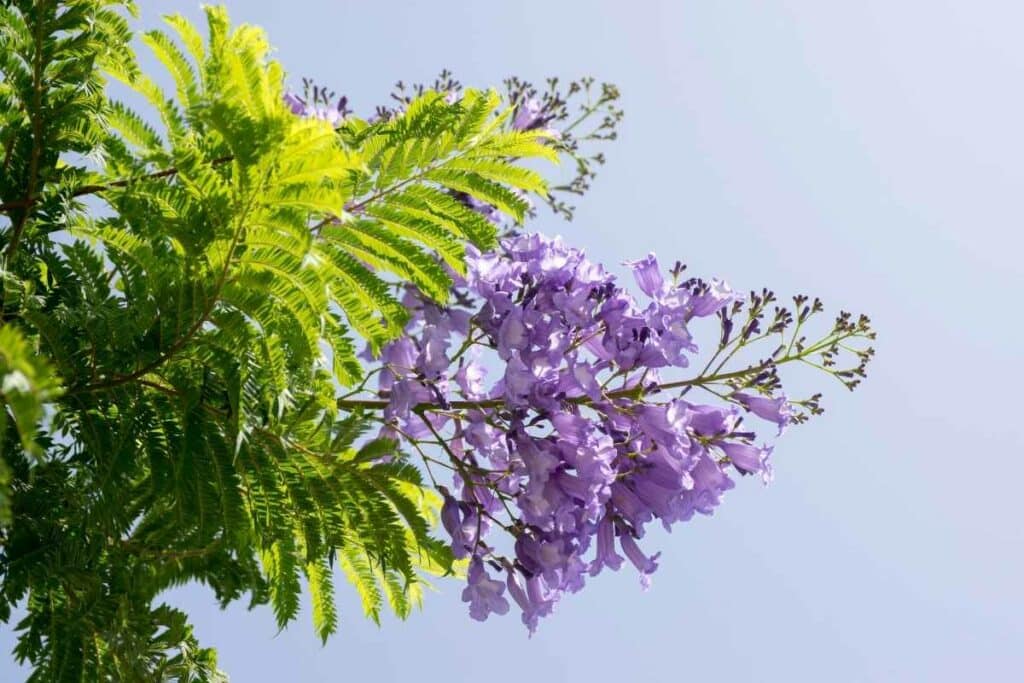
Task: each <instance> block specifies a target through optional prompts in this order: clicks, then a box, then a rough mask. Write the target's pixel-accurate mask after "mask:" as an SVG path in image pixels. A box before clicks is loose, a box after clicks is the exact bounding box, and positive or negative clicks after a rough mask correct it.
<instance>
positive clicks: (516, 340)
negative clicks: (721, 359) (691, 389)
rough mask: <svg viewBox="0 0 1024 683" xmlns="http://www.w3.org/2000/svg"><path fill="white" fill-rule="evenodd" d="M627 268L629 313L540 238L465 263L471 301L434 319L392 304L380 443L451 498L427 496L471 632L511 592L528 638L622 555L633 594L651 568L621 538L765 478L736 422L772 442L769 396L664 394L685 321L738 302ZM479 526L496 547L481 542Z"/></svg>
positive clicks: (683, 357) (559, 246)
mask: <svg viewBox="0 0 1024 683" xmlns="http://www.w3.org/2000/svg"><path fill="white" fill-rule="evenodd" d="M628 265H629V266H630V267H631V268H632V271H633V274H634V277H635V279H636V282H637V284H638V286H639V288H640V290H641V291H642V293H643V298H642V300H639V301H638V300H637V299H636V298H634V297H633V296H631V295H630V294H629V293H628V292H626V291H625V290H624V289H623V288H622V287H621V286H620V285H619V284H618V283H617V282H616V279H615V277H614V276H612V275H611V274H609V273H608V272H606V271H605V270H604V269H603V268H602V267H601V266H599V265H597V264H594V263H592V262H591V261H589V260H587V259H586V258H585V256H584V254H583V252H582V251H580V250H578V249H574V248H571V247H568V246H566V245H565V244H563V243H562V241H561V240H559V239H557V238H556V239H549V238H547V237H544V236H542V235H539V234H529V235H523V236H516V237H511V238H509V239H507V240H505V241H504V242H503V243H502V245H501V248H500V249H498V250H497V251H495V252H492V253H478V252H475V251H473V250H470V254H469V258H468V272H467V275H466V277H465V278H464V279H462V280H461V281H460V282H459V283H458V289H459V294H460V297H458V298H459V299H461V300H462V301H463V302H466V301H469V302H472V303H471V304H469V305H468V307H452V308H440V307H438V306H436V305H434V304H431V303H428V302H426V301H425V300H423V299H422V298H421V297H419V296H418V295H417V294H416V293H415V292H412V291H410V292H409V293H408V294H407V298H406V304H407V305H408V307H409V308H410V310H411V311H412V312H413V319H412V321H411V322H410V324H409V327H408V329H407V333H408V334H407V335H406V336H404V337H402V338H400V339H398V340H396V341H395V342H393V343H391V344H390V345H388V346H386V347H385V348H384V349H383V350H382V352H381V355H380V358H379V360H380V362H381V371H380V375H379V381H380V385H379V390H380V394H379V395H380V396H384V397H386V399H387V407H386V408H385V410H384V420H385V425H386V426H385V427H384V430H385V433H386V434H388V435H391V436H398V437H400V438H404V439H406V440H407V441H409V442H410V443H412V444H413V445H414V446H415V447H416V448H417V449H418V450H419V451H420V453H421V454H422V455H423V458H424V462H425V464H426V465H427V467H428V469H430V470H431V471H432V473H431V476H434V475H433V471H435V470H436V469H437V468H439V467H445V468H449V469H450V470H451V471H452V473H453V481H454V487H453V488H454V490H455V493H451V492H449V490H448V489H447V488H445V487H443V486H439V487H438V488H439V490H441V492H442V494H443V495H444V505H443V508H442V523H443V526H444V528H445V530H446V531H447V533H448V534H449V536H450V537H451V547H452V550H453V552H454V554H455V556H456V557H457V558H468V559H469V573H468V585H467V587H466V589H465V591H464V592H463V599H464V600H465V601H466V602H468V603H469V610H470V615H471V616H472V617H473V618H474V619H478V620H483V619H486V618H487V616H488V614H490V613H491V612H496V613H498V614H504V613H505V612H507V611H508V609H509V600H508V598H509V597H511V599H512V600H513V601H514V602H515V603H516V604H517V605H518V607H519V608H520V610H521V611H522V618H523V622H524V623H525V624H526V625H527V626H528V627H529V629H530V630H531V632H532V631H533V630H534V629H535V628H536V626H537V621H538V619H539V618H540V617H543V616H545V615H547V614H549V613H550V612H551V611H552V609H553V608H554V606H555V604H556V603H557V602H558V600H559V599H560V598H561V597H562V595H564V594H565V593H566V592H575V591H578V590H580V589H581V588H582V587H583V585H584V583H585V581H586V579H587V578H588V577H592V576H596V575H597V574H599V573H600V572H601V571H602V570H603V569H604V568H606V567H607V568H610V569H612V570H617V569H618V568H619V567H620V566H621V565H622V564H623V557H622V555H624V556H625V559H627V560H628V561H629V562H630V563H631V564H632V565H633V566H634V567H635V568H636V570H637V571H638V572H639V573H640V576H641V582H642V584H643V585H644V586H645V587H646V586H647V585H648V583H649V576H650V575H651V574H652V573H653V572H654V571H655V569H657V566H658V563H657V559H658V555H657V554H654V555H648V554H647V553H645V552H644V551H643V550H642V549H641V548H640V546H639V545H638V543H637V541H638V540H639V539H641V538H642V537H643V536H644V533H645V530H646V528H647V525H648V524H650V523H652V522H654V521H655V520H657V521H660V522H661V523H662V525H664V526H665V528H669V527H671V525H672V524H673V523H676V522H682V521H686V520H689V519H690V518H691V517H693V515H694V513H698V512H699V513H702V514H710V513H711V512H712V511H713V510H714V508H715V507H716V506H717V505H718V503H719V501H720V500H721V498H722V494H723V493H724V492H725V491H727V490H728V489H730V488H732V487H733V480H732V477H731V475H732V473H733V472H739V473H741V474H759V475H761V476H762V477H764V478H765V480H767V479H768V478H769V477H770V474H771V469H770V466H769V456H770V454H771V448H770V447H768V446H765V445H759V444H758V443H757V442H756V441H755V435H754V433H753V432H751V431H749V430H746V429H745V428H744V425H743V412H745V411H746V412H750V413H752V414H753V415H756V416H757V417H759V418H762V419H765V420H768V421H770V422H773V423H775V424H776V425H778V427H779V429H780V431H781V429H782V428H783V427H785V426H786V424H787V423H788V422H789V421H790V418H791V406H790V404H789V403H788V402H787V401H786V399H785V397H784V396H782V395H775V396H763V395H756V394H750V393H742V392H734V393H732V394H729V395H725V396H724V397H723V398H724V399H725V400H724V401H723V403H722V404H721V405H705V404H699V403H693V402H690V401H689V400H686V398H684V397H683V396H681V395H676V396H670V395H668V394H669V392H668V391H667V390H668V389H670V388H673V387H679V386H682V385H684V384H686V382H673V381H672V380H671V377H670V375H671V373H673V372H677V371H676V370H674V369H677V368H686V367H687V366H688V364H689V359H690V358H691V357H692V355H693V354H694V353H695V352H696V351H697V345H696V343H695V342H694V340H693V337H692V335H691V333H690V323H691V321H692V320H694V319H695V318H704V317H708V316H714V315H716V314H719V315H721V314H722V312H723V311H725V310H726V309H727V308H728V307H730V306H733V305H735V303H736V302H737V301H738V300H739V299H740V297H739V296H738V295H737V294H736V293H735V292H733V291H732V290H731V289H730V288H729V287H728V285H726V284H725V283H724V282H720V281H716V280H713V281H710V282H705V281H701V280H687V281H685V282H679V281H678V272H676V273H675V275H676V277H674V278H666V276H665V274H664V273H663V272H662V271H661V269H660V268H659V266H658V262H657V260H656V259H655V258H654V256H653V255H651V256H648V257H647V258H645V259H641V260H639V261H636V262H632V263H630V264H628ZM491 375H493V376H494V378H493V380H491V381H489V380H488V377H489V376H491ZM423 446H430V447H432V448H433V449H437V448H440V449H442V451H443V453H444V457H440V456H438V457H437V458H435V457H432V456H429V455H427V454H426V451H424V450H422V447H423ZM496 528H500V529H503V530H504V531H505V532H507V535H506V534H499V535H498V536H499V538H498V540H497V541H492V540H491V534H490V532H492V531H493V530H495V529H496ZM502 538H504V539H507V540H506V541H502V540H501V539H502ZM503 542H504V543H505V544H506V545H508V546H510V547H508V548H504V549H503V548H500V547H499V545H500V544H501V543H503ZM620 553H621V555H620ZM495 572H497V574H495ZM502 573H503V574H504V580H503V581H502V580H498V579H500V578H501V574H502ZM495 576H498V579H496V578H494V577H495ZM506 588H507V594H506Z"/></svg>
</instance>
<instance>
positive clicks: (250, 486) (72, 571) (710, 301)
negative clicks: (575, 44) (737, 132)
mask: <svg viewBox="0 0 1024 683" xmlns="http://www.w3.org/2000/svg"><path fill="white" fill-rule="evenodd" d="M132 13H134V8H133V7H132V6H131V5H130V4H129V3H125V2H113V1H110V0H6V1H5V2H4V3H3V4H2V9H0V72H2V75H3V79H2V82H0V153H2V155H3V163H2V168H0V202H2V215H3V218H2V223H0V227H2V239H0V254H2V256H0V280H2V287H3V299H2V307H3V308H2V315H3V320H2V326H0V400H2V402H3V410H0V448H2V450H0V582H2V583H0V620H3V621H5V622H7V621H9V620H11V619H12V618H13V617H14V616H15V615H17V616H18V619H19V621H18V623H17V624H16V625H15V628H16V629H17V630H18V631H19V633H20V637H19V640H18V644H17V647H16V650H15V655H16V657H17V658H18V659H19V660H20V661H23V662H27V663H29V664H30V665H31V666H32V667H33V673H32V679H33V680H40V681H42V680H51V679H53V680H65V679H67V680H87V681H95V680H119V681H120V680H124V681H128V680H131V681H136V680H138V681H143V680H168V679H171V680H177V679H182V680H214V679H218V678H221V677H222V674H221V673H220V672H219V671H218V670H217V665H216V655H215V653H214V652H213V651H212V650H210V649H205V648H203V647H202V646H201V645H200V644H199V643H197V642H196V639H195V638H194V636H193V635H192V632H191V629H190V627H189V625H188V621H187V615H185V614H184V613H182V612H181V611H179V610H177V609H174V608H172V607H170V606H168V605H167V604H164V603H162V602H161V601H160V596H161V593H162V592H163V591H165V590H166V589H167V588H169V587H172V586H177V585H181V584H184V583H188V582H196V581H197V582H202V583H204V584H206V585H208V586H209V587H210V588H212V590H213V591H214V593H215V594H216V596H217V599H218V600H219V601H220V603H221V604H222V605H226V604H228V603H231V602H233V601H236V600H239V599H242V598H245V599H247V600H248V601H249V603H250V605H253V606H255V605H261V604H267V603H269V605H270V606H271V607H272V609H273V612H274V615H275V617H276V619H277V621H278V623H279V624H280V625H281V626H282V627H283V626H285V625H286V624H288V623H289V622H290V621H291V620H292V619H293V618H294V617H295V616H296V614H297V612H298V611H299V604H300V595H301V592H302V590H303V584H305V586H306V587H307V589H308V594H309V599H310V601H311V604H312V617H313V622H314V626H315V629H316V631H317V633H318V634H319V635H320V637H322V638H324V639H326V638H327V637H328V636H329V635H330V634H331V633H333V632H334V631H335V630H336V629H337V627H338V620H339V617H338V615H337V613H336V610H335V606H334V599H333V593H334V590H335V588H334V582H335V579H336V578H337V577H342V576H343V577H345V578H346V579H347V580H348V581H349V582H350V583H351V584H352V585H353V586H354V587H355V589H356V590H357V591H358V593H359V595H360V597H361V599H362V603H363V606H364V609H365V612H366V614H367V615H368V616H369V617H371V618H373V619H375V620H376V619H378V617H379V614H380V612H381V610H382V609H383V608H384V606H385V605H387V606H389V607H390V609H392V610H393V611H394V612H395V613H396V614H397V615H399V616H400V617H405V616H406V615H408V614H409V612H410V610H411V609H412V607H413V606H415V605H418V604H419V602H420V597H421V590H422V587H423V585H424V582H425V581H426V577H429V576H432V575H433V576H443V575H454V576H456V577H461V578H463V579H464V580H465V581H466V586H465V588H464V591H463V599H464V600H465V601H466V602H468V603H469V611H470V614H471V616H472V617H474V618H476V619H484V618H486V617H487V616H488V614H489V613H491V612H496V613H499V614H504V613H506V612H507V611H508V610H509V608H510V605H511V604H512V603H514V604H515V605H517V606H518V608H519V609H520V610H521V612H522V618H523V621H524V623H525V624H526V625H527V626H528V627H529V628H530V630H533V629H534V628H536V625H537V620H538V618H540V617H543V616H545V615H547V614H549V613H550V612H551V610H552V608H553V606H554V604H555V603H556V602H557V601H558V600H559V598H560V597H561V596H562V595H563V594H564V593H565V592H567V591H568V592H574V591H576V590H579V589H580V588H581V587H582V586H583V585H584V582H585V579H586V578H588V577H592V576H595V575H597V574H598V573H600V572H601V571H602V570H603V569H604V568H610V569H613V570H614V569H618V568H619V566H620V565H622V564H623V559H622V557H620V555H619V554H618V553H619V551H621V552H622V553H623V554H624V555H625V556H626V558H628V560H629V561H630V562H631V563H632V564H633V565H635V567H636V569H637V570H638V571H639V572H640V574H641V577H642V579H643V581H644V583H645V585H646V583H647V581H648V578H647V577H648V576H649V575H650V574H651V572H653V571H654V569H655V568H656V566H657V564H656V558H657V556H656V555H651V554H649V552H645V551H643V550H641V548H640V547H639V544H638V542H637V541H638V540H639V539H641V537H642V536H643V535H644V531H645V528H646V527H647V526H648V525H649V524H651V523H653V522H654V521H656V520H657V521H660V522H661V523H662V524H663V525H665V526H666V527H669V526H671V525H673V524H675V523H677V522H682V521H686V520H688V519H690V518H691V516H692V515H693V514H694V513H695V512H700V513H705V514H707V513H710V512H712V510H713V509H714V507H715V506H716V505H717V504H718V502H719V501H720V499H721V496H722V493H723V492H724V491H726V490H727V489H729V488H731V487H732V486H733V479H734V478H736V477H737V476H742V475H759V476H760V477H762V478H765V479H767V478H768V477H769V476H770V473H771V468H770V463H769V455H770V453H771V450H772V447H771V446H769V445H766V444H765V443H764V442H763V441H758V440H757V439H756V436H755V433H754V431H753V429H754V426H756V425H752V424H750V423H753V422H754V421H755V418H756V419H759V420H767V421H768V422H770V423H772V425H773V428H774V429H775V430H776V431H777V433H779V434H781V433H782V431H783V430H784V429H785V428H786V427H787V426H788V425H790V424H793V423H799V422H803V421H805V420H806V419H807V418H808V417H809V416H811V415H814V414H817V413H819V412H821V409H820V407H819V398H820V397H819V396H818V395H817V394H815V395H814V396H811V397H808V398H805V399H802V400H797V399H793V398H787V396H786V395H785V394H784V393H783V390H782V386H781V379H780V370H781V369H782V368H783V367H784V366H785V367H788V366H795V365H803V366H814V367H816V368H818V369H820V370H822V371H824V372H825V373H827V374H829V375H832V376H834V377H836V378H838V379H839V380H840V381H841V382H842V383H843V384H845V385H846V386H848V387H850V388H853V387H854V386H856V384H857V383H858V381H859V379H860V378H861V377H862V376H863V375H864V369H865V365H866V363H867V362H868V360H869V359H870V357H871V354H872V351H871V349H870V348H868V347H866V346H865V345H864V340H866V339H870V338H873V333H872V332H871V331H870V329H869V325H868V321H867V319H866V318H864V317H859V318H858V317H853V316H850V315H849V314H846V313H842V314H840V315H839V316H838V318H836V320H835V322H834V324H830V325H825V326H824V327H823V328H821V329H820V330H819V331H820V334H813V329H814V328H815V326H816V323H817V317H816V316H817V315H818V314H819V313H820V312H821V310H822V306H821V304H820V302H818V301H817V300H809V299H808V298H806V297H803V296H797V297H795V298H794V300H793V305H792V306H783V305H781V304H779V303H778V302H777V301H776V298H775V296H774V294H772V293H771V292H770V291H768V290H760V291H755V292H751V293H750V294H749V295H747V296H741V295H739V294H738V293H737V292H735V291H733V290H732V289H730V288H729V287H728V285H726V284H725V283H724V282H722V281H719V280H703V279H699V278H693V277H686V276H684V267H683V266H682V265H681V264H678V263H676V265H675V266H674V267H673V268H671V269H670V270H669V271H667V272H663V270H662V269H661V268H660V266H659V264H658V262H657V260H656V259H655V258H654V256H653V255H649V256H647V257H646V258H641V259H639V260H637V261H633V262H630V263H629V266H630V268H631V269H632V271H633V274H634V276H635V280H636V285H637V288H638V289H639V292H640V293H641V294H642V296H641V298H640V299H637V298H635V297H634V296H633V295H631V294H630V293H629V292H628V291H627V288H626V287H624V286H623V285H622V284H620V283H619V282H618V281H617V280H616V279H615V277H614V276H613V275H611V274H610V273H609V272H607V271H606V270H604V269H603V268H602V267H601V266H600V265H597V264H595V263H593V262H591V261H589V260H588V259H587V258H586V257H585V256H584V254H583V252H581V251H580V250H578V249H575V248H573V247H571V246H567V245H565V244H563V243H562V242H561V241H560V240H558V239H551V238H548V237H545V236H543V235H541V234H537V233H529V232H527V231H526V230H525V228H524V227H523V226H524V224H525V223H526V222H527V221H528V220H529V219H530V218H532V217H534V216H536V215H537V214H538V213H540V212H542V211H547V210H546V209H544V205H545V204H546V205H548V206H549V207H550V208H551V209H553V213H554V214H555V215H562V216H564V217H571V215H572V207H571V206H570V205H569V204H568V203H566V200H565V199H564V198H565V197H568V196H570V195H580V194H583V193H584V192H585V191H586V190H587V189H588V188H589V182H590V180H591V178H592V177H593V175H594V169H595V168H596V166H597V165H598V164H600V163H603V157H602V155H601V154H600V153H595V151H594V149H593V146H594V145H599V144H601V142H602V141H604V140H609V139H612V138H614V137H615V129H616V126H617V123H618V121H619V119H620V117H621V112H620V111H619V110H618V109H617V107H616V100H617V98H618V93H617V91H616V90H615V88H614V87H612V86H610V85H603V86H596V85H595V84H594V83H593V81H591V80H589V79H584V80H582V81H579V82H575V83H571V84H569V85H568V86H567V88H563V89H560V88H559V84H558V82H557V81H554V80H552V81H550V82H549V84H548V87H547V88H546V89H543V90H540V91H539V90H537V89H535V88H534V87H532V86H531V85H530V84H528V83H525V82H521V81H519V80H516V79H511V80H509V81H507V82H506V83H505V87H504V94H499V92H498V91H496V90H472V89H463V88H462V87H461V86H460V85H459V84H458V83H457V82H455V81H454V80H452V79H451V77H450V76H449V75H448V74H442V77H441V78H440V79H438V81H437V82H436V83H435V84H433V86H432V87H420V86H417V87H412V88H405V87H403V86H400V87H399V89H398V90H397V91H396V92H395V94H394V99H393V101H392V102H391V103H390V104H389V105H388V106H383V107H378V108H377V109H376V110H375V111H373V112H372V113H371V115H370V116H368V117H366V118H359V117H358V116H356V115H354V114H353V113H352V112H351V111H349V109H348V107H347V104H348V102H347V100H346V99H345V98H335V97H334V95H333V94H331V93H329V92H328V91H326V90H325V89H323V88H321V87H319V86H317V85H314V84H312V83H310V82H307V83H306V84H305V88H304V89H303V90H301V91H294V92H293V91H288V90H286V78H285V73H284V71H283V69H282V67H281V66H280V64H278V63H277V62H276V61H273V60H271V59H269V57H268V51H269V48H268V43H267V39H266V37H265V35H264V33H263V32H262V31H261V30H259V29H257V28H255V27H252V26H240V27H237V28H232V27H231V26H230V25H229V23H228V19H227V16H226V13H225V12H224V11H223V10H222V9H219V8H208V9H207V10H206V17H207V23H208V27H207V31H206V35H205V36H204V35H203V34H202V33H201V32H200V31H199V30H197V28H196V27H194V26H193V25H191V24H190V23H189V22H188V21H186V20H184V19H183V18H181V17H178V16H172V17H168V18H167V20H166V21H167V25H168V26H169V29H170V30H169V31H167V32H162V31H148V32H146V33H144V34H142V36H141V41H142V42H143V43H145V44H146V45H147V46H148V48H149V49H151V50H152V51H153V53H154V54H155V55H156V57H157V58H159V61H160V62H162V63H163V65H164V66H165V67H166V68H167V71H168V73H169V81H168V82H173V84H174V89H173V93H169V92H164V91H163V90H162V89H161V88H160V87H159V86H158V85H157V83H156V82H155V81H154V80H152V79H151V78H150V77H149V76H147V75H146V74H144V73H142V72H141V71H140V69H139V68H138V66H137V63H136V59H135V55H134V52H133V50H132V46H131V44H130V41H131V38H132V37H131V34H130V31H129V28H128V23H127V19H128V18H129V15H130V14H132ZM110 78H113V79H116V80H117V81H119V82H121V83H122V84H124V85H125V86H127V87H128V88H130V89H131V90H133V91H134V92H135V93H137V95H138V96H139V98H137V99H139V100H140V101H145V102H148V105H149V107H150V110H148V111H145V112H136V111H133V110H132V109H131V108H129V107H128V106H126V105H125V104H123V103H121V102H119V101H115V100H114V99H112V98H111V96H110V91H109V90H108V88H107V84H108V80H109V79H110ZM559 160H564V161H566V162H568V163H567V164H566V165H567V166H568V167H569V169H570V173H569V175H570V176H571V177H570V178H569V179H568V180H565V181H564V182H555V181H552V180H550V179H551V178H553V177H557V175H553V174H552V173H551V172H547V171H545V172H538V170H537V169H538V168H540V169H545V168H553V167H552V166H551V163H550V162H558V161H559ZM700 318H706V319H708V322H707V323H705V325H707V324H711V325H713V326H714V329H715V331H714V332H713V336H712V339H711V340H710V342H711V343H710V345H708V347H707V348H706V349H704V350H705V351H706V353H704V354H703V355H702V356H700V357H699V359H700V362H699V364H698V365H695V366H694V367H695V368H699V369H697V371H696V372H694V371H692V370H691V368H690V361H691V360H694V359H696V358H698V355H697V354H698V347H697V341H696V339H695V338H694V336H692V335H691V332H690V330H689V326H690V323H691V322H692V321H694V320H696V319H700ZM488 376H490V377H493V378H494V379H493V381H488V380H487V377H488ZM698 396H702V397H705V400H707V399H710V401H711V402H710V403H699V402H697V401H698ZM440 529H443V530H444V535H445V537H446V538H445V539H444V540H442V539H440V538H438V537H437V536H435V534H436V533H438V531H439V530H440Z"/></svg>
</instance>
